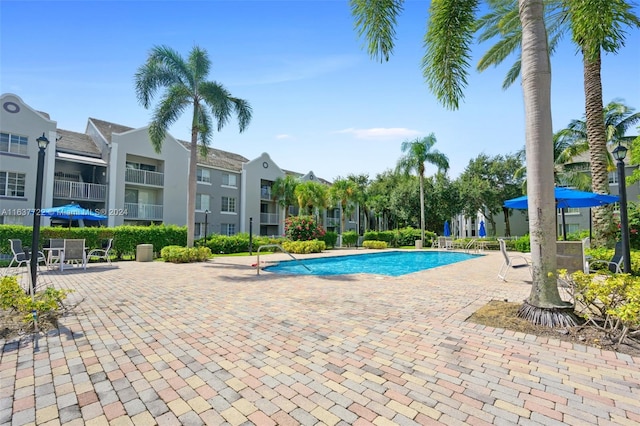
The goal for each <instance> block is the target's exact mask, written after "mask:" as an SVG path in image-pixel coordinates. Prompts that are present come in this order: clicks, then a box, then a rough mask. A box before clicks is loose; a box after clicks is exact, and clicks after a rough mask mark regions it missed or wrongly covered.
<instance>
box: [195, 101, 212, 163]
mask: <svg viewBox="0 0 640 426" xmlns="http://www.w3.org/2000/svg"><path fill="white" fill-rule="evenodd" d="M211 124H212V123H211V115H210V114H209V112H208V111H207V109H206V107H205V106H204V105H202V106H201V108H199V109H198V123H197V125H198V140H199V141H200V155H202V156H203V157H206V156H207V153H208V147H209V144H210V143H211V133H212V132H211V129H212V127H211Z"/></svg>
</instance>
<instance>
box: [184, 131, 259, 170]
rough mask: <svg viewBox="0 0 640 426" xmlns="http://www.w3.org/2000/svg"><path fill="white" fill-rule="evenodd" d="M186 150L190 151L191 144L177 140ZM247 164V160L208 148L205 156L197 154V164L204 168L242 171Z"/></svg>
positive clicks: (231, 153) (240, 156)
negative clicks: (244, 164) (243, 165)
mask: <svg viewBox="0 0 640 426" xmlns="http://www.w3.org/2000/svg"><path fill="white" fill-rule="evenodd" d="M178 142H180V143H181V144H182V145H184V146H185V147H186V148H187V149H191V142H187V141H183V140H180V139H178ZM247 162H249V159H248V158H245V157H243V156H242V155H239V154H234V153H233V152H228V151H223V150H221V149H216V148H211V147H209V148H208V150H207V156H206V157H203V156H201V155H200V153H198V164H203V165H205V166H211V167H217V168H220V169H224V170H233V171H237V172H241V171H242V164H243V163H247Z"/></svg>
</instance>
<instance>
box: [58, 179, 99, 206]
mask: <svg viewBox="0 0 640 426" xmlns="http://www.w3.org/2000/svg"><path fill="white" fill-rule="evenodd" d="M53 197H54V198H62V199H67V200H78V201H80V200H84V201H104V200H105V199H106V197H107V185H100V184H98V183H84V182H74V181H70V180H62V179H55V180H54V181H53Z"/></svg>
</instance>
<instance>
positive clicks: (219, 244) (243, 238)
mask: <svg viewBox="0 0 640 426" xmlns="http://www.w3.org/2000/svg"><path fill="white" fill-rule="evenodd" d="M283 240H284V239H283V238H270V237H266V236H256V235H254V236H253V238H252V239H251V245H252V251H254V252H255V251H257V250H258V247H260V246H265V245H268V244H281V243H282V241H283ZM207 247H209V249H210V250H211V253H220V254H233V253H244V252H248V251H249V233H245V232H243V233H240V234H236V235H231V236H227V235H219V234H213V235H211V236H209V237H208V238H207ZM273 250H274V249H273V248H267V250H266V251H273Z"/></svg>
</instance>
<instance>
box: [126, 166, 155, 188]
mask: <svg viewBox="0 0 640 426" xmlns="http://www.w3.org/2000/svg"><path fill="white" fill-rule="evenodd" d="M124 181H125V182H127V183H138V184H141V185H153V186H163V185H164V173H160V172H150V171H148V170H139V169H126V170H125V173H124Z"/></svg>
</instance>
